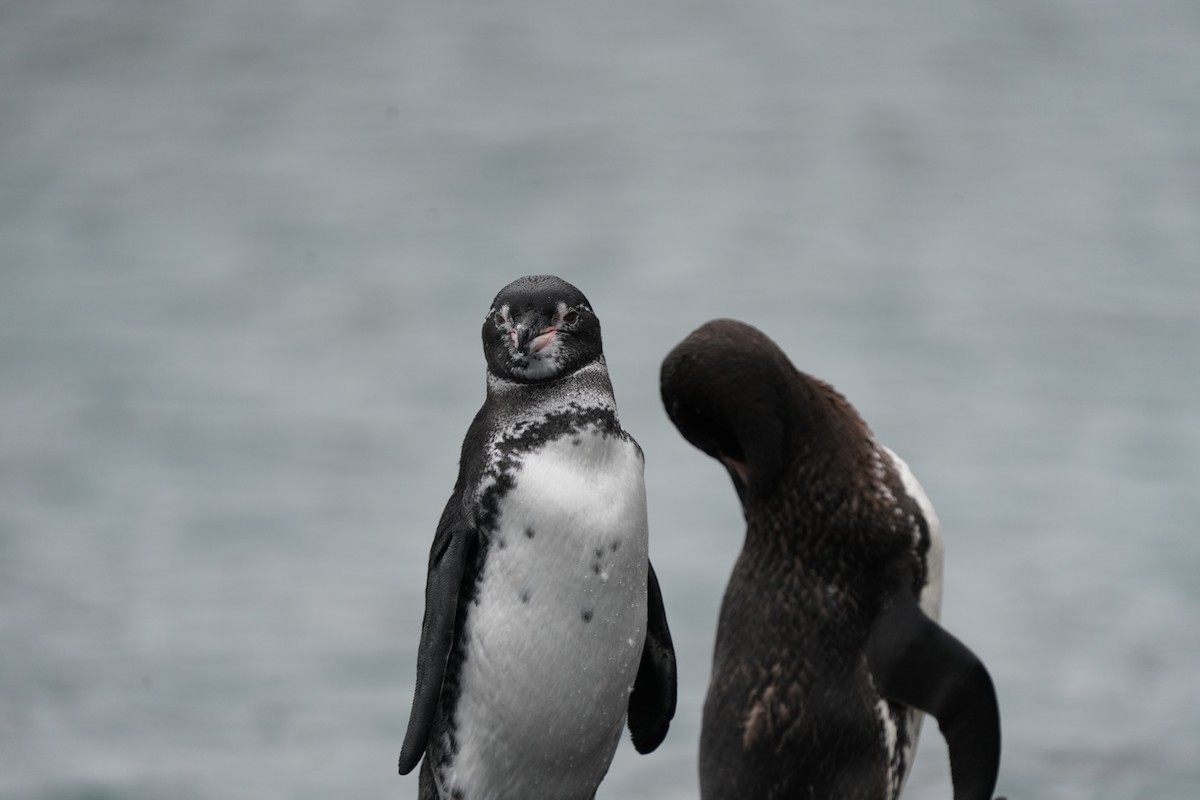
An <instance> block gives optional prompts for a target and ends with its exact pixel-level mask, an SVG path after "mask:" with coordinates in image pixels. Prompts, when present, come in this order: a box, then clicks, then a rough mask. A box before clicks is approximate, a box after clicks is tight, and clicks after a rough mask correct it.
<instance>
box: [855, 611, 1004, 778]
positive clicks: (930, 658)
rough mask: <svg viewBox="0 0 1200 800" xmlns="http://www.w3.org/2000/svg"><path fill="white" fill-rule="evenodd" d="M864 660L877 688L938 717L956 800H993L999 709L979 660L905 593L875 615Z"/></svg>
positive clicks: (998, 755)
mask: <svg viewBox="0 0 1200 800" xmlns="http://www.w3.org/2000/svg"><path fill="white" fill-rule="evenodd" d="M866 652H867V664H868V666H869V667H870V669H871V673H872V675H873V676H874V679H875V685H876V686H877V687H878V689H879V693H880V694H881V695H883V696H884V697H886V698H887V699H889V700H892V701H895V702H898V703H903V704H904V705H907V706H912V707H913V708H918V709H920V710H921V711H924V712H926V713H928V714H931V715H932V716H933V717H934V718H935V719H937V721H938V726H939V727H940V728H941V729H942V735H943V736H944V737H945V738H946V744H947V745H948V746H949V748H950V778H951V781H952V782H953V784H954V800H991V797H992V792H994V791H995V789H996V776H997V774H998V773H999V770H1000V709H999V706H998V705H997V703H996V690H995V687H994V686H993V685H992V679H991V676H990V675H988V671H987V668H986V667H985V666H984V665H983V662H982V661H980V660H979V658H978V657H977V656H976V655H975V654H974V653H972V652H971V651H970V650H969V649H967V647H966V646H965V645H964V644H962V642H960V641H958V640H957V639H955V638H954V637H953V636H951V635H950V634H949V633H948V632H947V631H946V630H945V629H943V628H942V627H941V626H940V625H938V624H937V623H936V622H934V621H933V620H931V619H930V618H929V617H927V616H926V615H925V613H924V612H923V611H921V608H920V606H919V605H918V604H917V600H916V598H915V597H913V596H911V595H909V596H907V597H905V598H903V599H899V600H897V601H896V602H894V603H893V604H892V605H891V606H890V607H889V608H887V609H886V610H885V611H884V612H883V613H882V614H880V616H879V617H878V618H877V619H876V620H875V624H874V625H873V626H872V628H871V634H870V636H869V637H868V639H867V648H866Z"/></svg>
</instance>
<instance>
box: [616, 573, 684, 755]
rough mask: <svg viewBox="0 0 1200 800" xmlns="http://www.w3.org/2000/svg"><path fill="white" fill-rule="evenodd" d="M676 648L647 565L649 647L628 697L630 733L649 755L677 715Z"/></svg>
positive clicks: (663, 737)
mask: <svg viewBox="0 0 1200 800" xmlns="http://www.w3.org/2000/svg"><path fill="white" fill-rule="evenodd" d="M676 690H677V685H676V678H675V646H674V645H673V644H671V631H670V630H669V629H668V628H667V611H666V609H665V608H663V599H662V591H661V590H660V589H659V588H658V577H657V576H656V575H655V574H654V566H653V565H652V564H649V563H648V564H647V574H646V645H645V647H643V648H642V660H641V663H640V664H638V674H637V679H636V680H635V681H634V682H633V693H632V694H630V695H629V716H628V719H627V722H628V724H629V733H630V734H632V737H633V746H634V748H635V749H636V750H637V751H638V752H639V753H649V752H651V751H653V750H654V749H655V748H656V747H658V746H659V745H660V744H662V740H663V739H665V738H666V736H667V728H669V727H670V725H671V718H672V717H674V716H675V696H676Z"/></svg>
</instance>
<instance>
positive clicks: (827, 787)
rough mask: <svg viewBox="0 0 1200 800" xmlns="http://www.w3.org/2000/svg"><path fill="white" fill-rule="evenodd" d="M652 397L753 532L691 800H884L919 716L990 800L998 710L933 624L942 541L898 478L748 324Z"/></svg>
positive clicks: (724, 611) (690, 353)
mask: <svg viewBox="0 0 1200 800" xmlns="http://www.w3.org/2000/svg"><path fill="white" fill-rule="evenodd" d="M661 389H662V398H663V403H664V405H665V406H666V410H667V414H668V415H669V416H670V418H671V421H672V422H673V423H674V424H675V426H676V427H677V428H678V429H679V432H680V433H681V434H683V436H684V438H686V439H687V440H688V441H689V442H691V443H692V444H693V445H695V446H696V447H697V448H699V449H700V450H702V451H704V452H705V453H707V454H708V455H710V456H712V457H713V458H715V459H717V460H718V461H720V462H721V463H722V464H723V465H724V466H725V468H726V469H727V470H728V472H729V476H730V478H731V479H732V481H733V484H734V487H735V489H736V490H737V493H738V497H739V499H740V500H741V504H742V510H743V513H744V515H745V519H746V536H745V543H744V545H743V548H742V551H741V554H740V555H739V556H738V559H737V562H736V564H735V566H734V568H733V574H732V576H731V577H730V580H729V585H728V586H727V588H726V591H725V596H724V600H723V602H722V606H721V613H720V622H719V625H718V629H717V640H716V646H715V653H714V658H713V672H712V678H711V682H710V684H709V689H708V696H707V699H706V701H705V705H704V718H703V728H702V731H701V738H700V789H701V792H700V793H701V797H702V798H704V800H734V798H737V799H738V800H741V799H742V798H749V797H803V798H808V797H819V798H839V800H850V799H852V798H853V799H854V800H895V798H896V797H897V796H898V795H899V794H900V790H901V788H902V786H903V785H904V780H905V778H906V776H907V774H908V770H909V768H910V767H911V765H912V758H913V754H914V752H915V749H916V744H917V736H918V733H919V730H920V723H921V716H922V715H921V712H926V713H929V714H931V715H932V716H933V717H935V718H936V719H937V721H938V724H939V725H940V727H941V730H942V733H943V735H944V736H945V738H946V742H947V744H948V746H949V750H950V767H951V778H952V780H953V783H954V798H955V800H989V799H990V798H991V796H992V792H993V791H994V790H995V784H996V777H997V773H998V770H999V762H1000V715H999V709H998V707H997V703H996V694H995V690H994V688H993V685H992V681H991V678H990V676H989V675H988V672H987V669H986V668H985V667H984V665H983V663H982V662H981V661H980V660H979V659H978V658H977V657H976V656H975V655H974V654H973V653H971V651H970V650H968V649H967V648H966V647H965V646H964V645H963V644H961V643H960V642H959V641H958V640H957V639H955V638H954V637H953V636H951V635H950V634H949V633H947V632H946V631H945V630H944V629H942V628H941V627H940V626H939V625H938V624H937V622H936V621H935V620H936V619H937V618H938V614H939V609H940V603H941V577H942V544H941V534H940V530H939V525H938V520H937V517H936V515H935V514H934V511H933V506H932V505H931V504H930V503H929V499H928V498H927V497H926V495H925V492H924V491H923V490H922V489H921V486H920V484H918V483H917V481H916V479H915V478H914V477H913V474H912V472H911V471H910V470H909V468H908V466H907V465H906V464H905V463H904V462H903V461H902V460H901V459H900V458H899V457H898V456H896V455H895V454H894V453H893V452H892V451H890V450H888V449H887V448H886V447H884V446H882V445H881V444H879V443H878V442H876V441H875V439H874V437H873V436H872V434H871V432H870V430H869V429H868V428H867V425H866V424H865V423H864V422H863V420H862V419H861V417H859V415H858V413H857V412H856V411H855V410H854V408H853V407H852V406H851V405H850V404H849V403H848V402H847V401H846V400H845V398H843V397H842V396H841V395H840V394H838V393H837V392H836V391H835V390H834V389H833V387H831V386H829V385H828V384H826V383H823V382H822V381H819V380H817V379H816V378H813V377H811V376H809V375H806V374H804V373H803V372H800V371H799V370H797V369H796V368H795V367H794V366H792V364H791V362H790V361H789V360H788V358H787V356H786V355H784V353H783V351H782V350H780V349H779V347H778V346H777V345H776V344H775V343H774V342H773V341H771V340H770V339H769V338H768V337H767V336H765V335H764V334H763V333H762V332H760V331H759V330H757V329H756V328H753V327H751V326H749V325H746V324H744V323H741V322H736V321H733V320H715V321H713V322H709V323H707V324H705V325H703V326H701V327H700V328H699V329H697V330H696V331H694V332H693V333H692V334H691V335H689V336H688V337H687V338H686V339H684V341H683V342H681V343H680V344H679V345H678V346H677V347H675V349H674V350H672V351H671V353H670V354H668V356H667V357H666V359H665V360H664V361H663V365H662V373H661Z"/></svg>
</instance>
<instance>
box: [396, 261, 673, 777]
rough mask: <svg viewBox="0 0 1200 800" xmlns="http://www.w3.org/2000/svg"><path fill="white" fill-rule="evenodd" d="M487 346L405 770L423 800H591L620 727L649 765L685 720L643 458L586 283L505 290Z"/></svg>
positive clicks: (440, 532) (440, 566) (443, 541)
mask: <svg viewBox="0 0 1200 800" xmlns="http://www.w3.org/2000/svg"><path fill="white" fill-rule="evenodd" d="M483 350H484V355H485V358H486V361H487V395H486V399H485V400H484V403H483V407H482V408H480V410H479V412H478V413H477V414H476V415H475V419H474V421H473V422H472V423H471V425H470V428H469V429H468V430H467V435H466V439H465V440H464V441H463V446H462V454H461V458H460V461H459V473H458V481H457V483H456V484H455V486H454V491H453V493H452V494H451V497H450V500H449V502H448V503H447V504H446V508H445V511H443V513H442V516H441V520H440V522H439V523H438V526H437V532H436V533H435V535H434V540H433V546H432V548H431V550H430V554H429V572H428V577H427V581H426V586H425V615H424V620H423V623H422V627H421V642H420V649H419V652H418V656H417V679H416V688H415V689H414V691H413V705H412V713H411V715H410V717H409V722H408V730H407V732H406V734H405V737H404V744H403V746H402V748H401V752H400V764H399V767H400V773H401V774H408V773H409V772H411V771H412V769H413V768H414V767H415V766H416V765H417V763H418V762H419V761H421V760H422V756H424V761H423V764H422V767H421V772H420V780H419V785H420V790H419V796H420V798H421V800H437V799H438V798H441V799H442V800H505V799H506V798H512V799H513V800H528V798H539V797H543V798H561V800H572V799H574V798H578V800H587V798H591V797H593V796H594V795H595V792H596V787H597V786H598V785H599V784H600V781H601V779H602V778H603V777H604V775H605V773H606V772H607V771H608V767H609V765H610V764H611V762H612V758H613V754H614V752H615V751H616V747H617V744H618V742H619V740H620V737H621V730H622V727H623V724H625V723H626V722H627V724H628V727H629V731H630V733H631V734H632V739H633V744H634V746H635V748H636V749H637V750H638V751H639V752H642V753H647V752H650V751H652V750H654V749H655V748H656V747H658V745H659V744H660V743H661V742H662V740H663V738H664V737H665V736H666V733H667V728H668V726H669V724H670V721H671V718H672V716H673V715H674V712H675V696H676V677H675V653H674V649H673V647H672V644H671V635H670V632H669V630H668V628H667V619H666V614H665V611H664V609H663V601H662V596H661V594H660V591H659V587H658V581H657V579H656V578H655V575H654V570H653V568H652V567H651V566H650V562H649V558H648V555H647V553H648V538H647V520H646V490H645V484H644V481H643V472H644V465H643V457H642V451H641V448H639V447H638V445H637V443H636V442H635V441H634V440H633V438H632V437H631V436H630V435H629V434H628V433H626V432H625V431H624V430H623V429H622V428H621V425H620V423H619V422H618V421H617V409H616V402H615V400H614V397H613V390H612V384H611V383H610V381H609V377H608V369H607V367H606V365H605V361H604V353H603V350H602V347H601V339H600V323H599V320H597V318H596V315H595V313H594V312H593V311H592V307H591V305H590V304H589V303H588V300H587V298H586V297H584V295H583V293H582V292H580V291H579V290H578V289H576V288H575V287H574V286H572V285H570V284H569V283H567V282H565V281H563V280H561V279H559V278H556V277H554V276H550V275H533V276H527V277H524V278H519V279H517V280H515V281H513V282H512V283H510V284H509V285H508V286H506V287H504V288H503V289H501V290H500V293H499V294H497V295H496V299H495V300H494V301H493V303H492V307H491V309H490V310H489V311H488V313H487V316H486V318H485V319H484V322H483Z"/></svg>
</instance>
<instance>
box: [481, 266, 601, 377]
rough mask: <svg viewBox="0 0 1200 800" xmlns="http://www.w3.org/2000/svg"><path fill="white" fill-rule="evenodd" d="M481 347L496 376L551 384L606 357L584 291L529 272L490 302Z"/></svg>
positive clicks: (598, 324)
mask: <svg viewBox="0 0 1200 800" xmlns="http://www.w3.org/2000/svg"><path fill="white" fill-rule="evenodd" d="M483 352H484V356H485V358H486V359H487V364H488V369H490V370H491V371H492V373H493V374H494V375H497V376H499V377H503V378H507V379H509V380H513V381H517V382H518V383H548V382H551V381H554V380H556V379H558V378H561V377H563V376H564V375H569V374H571V373H572V372H575V371H576V370H577V369H579V368H580V367H582V366H585V365H586V364H590V363H591V362H593V361H596V360H597V359H599V358H601V357H602V356H603V352H604V351H603V347H602V345H601V340H600V320H598V319H597V318H596V314H595V312H593V311H592V306H591V304H590V303H589V302H588V299H587V298H586V297H584V296H583V292H581V291H579V290H578V289H576V288H575V287H574V286H572V285H571V284H569V283H567V282H566V281H564V280H563V279H561V278H557V277H555V276H553V275H526V276H525V277H523V278H517V279H516V280H515V281H513V282H512V283H510V284H508V285H507V286H505V287H504V288H503V289H501V290H500V292H499V294H497V295H496V299H495V300H493V301H492V307H491V308H490V309H489V310H488V313H487V317H486V318H484V321H483Z"/></svg>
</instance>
